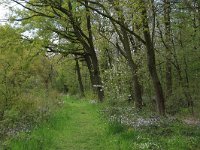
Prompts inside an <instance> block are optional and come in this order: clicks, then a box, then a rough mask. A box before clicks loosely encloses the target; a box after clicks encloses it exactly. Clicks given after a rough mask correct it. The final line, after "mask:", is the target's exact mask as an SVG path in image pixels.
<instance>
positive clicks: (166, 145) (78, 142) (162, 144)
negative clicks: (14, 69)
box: [0, 98, 200, 150]
mask: <svg viewBox="0 0 200 150" xmlns="http://www.w3.org/2000/svg"><path fill="white" fill-rule="evenodd" d="M199 140H200V129H199V128H196V127H185V126H182V125H181V124H173V125H169V126H166V125H165V127H159V128H155V127H154V128H147V129H142V130H141V129H132V128H128V127H125V128H123V127H120V126H118V125H114V126H113V125H110V124H109V123H108V122H107V120H106V119H105V118H103V117H101V116H100V113H99V106H98V105H97V104H91V103H89V102H88V101H85V100H76V99H72V98H66V100H65V101H64V103H63V107H62V108H61V109H60V110H58V111H57V112H56V113H54V115H53V116H51V117H50V118H49V120H48V121H46V122H44V123H42V124H41V125H39V126H38V127H37V128H35V129H34V130H33V131H31V132H30V133H21V134H20V135H19V136H18V137H17V138H15V139H12V140H11V141H9V142H8V144H7V145H9V147H10V148H8V149H11V150H140V149H141V150H148V149H149V150H190V149H191V150H195V149H196V150H199V149H200V144H199ZM0 150H1V148H0ZM3 150H4V149H3ZM6 150H7V148H6Z"/></svg>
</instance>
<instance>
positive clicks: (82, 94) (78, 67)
mask: <svg viewBox="0 0 200 150" xmlns="http://www.w3.org/2000/svg"><path fill="white" fill-rule="evenodd" d="M75 61H76V72H77V78H78V83H79V88H80V95H81V97H85V93H84V87H83V82H82V77H81V70H80V65H79V62H78V58H77V56H75Z"/></svg>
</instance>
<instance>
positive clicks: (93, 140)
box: [56, 100, 107, 150]
mask: <svg viewBox="0 0 200 150" xmlns="http://www.w3.org/2000/svg"><path fill="white" fill-rule="evenodd" d="M66 103H67V104H66V105H67V108H66V109H68V110H67V111H68V117H69V118H68V120H67V121H66V126H65V127H64V130H63V132H62V133H60V135H59V137H58V138H57V140H56V142H57V144H56V145H57V146H56V149H69V150H90V149H91V150H93V149H95V150H98V149H99V150H103V149H106V144H105V142H106V140H107V139H105V138H106V125H105V123H104V121H103V120H102V119H100V116H99V113H98V111H97V108H96V106H95V105H93V104H89V103H88V102H87V101H80V100H73V101H69V100H68V101H66Z"/></svg>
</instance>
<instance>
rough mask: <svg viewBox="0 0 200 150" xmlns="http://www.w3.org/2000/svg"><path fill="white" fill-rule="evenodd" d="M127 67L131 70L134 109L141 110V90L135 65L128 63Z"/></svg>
mask: <svg viewBox="0 0 200 150" xmlns="http://www.w3.org/2000/svg"><path fill="white" fill-rule="evenodd" d="M129 66H130V68H131V75H132V87H133V89H134V91H133V90H132V91H133V93H132V94H133V95H134V97H135V107H136V109H142V102H143V100H142V90H141V84H140V82H139V79H138V75H137V65H136V64H135V63H134V62H133V61H130V62H129Z"/></svg>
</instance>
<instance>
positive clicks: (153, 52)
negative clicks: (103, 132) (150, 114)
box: [10, 0, 200, 116]
mask: <svg viewBox="0 0 200 150" xmlns="http://www.w3.org/2000/svg"><path fill="white" fill-rule="evenodd" d="M10 1H11V2H12V3H16V4H17V5H19V6H21V7H22V8H23V9H20V10H14V15H13V16H12V18H10V19H11V21H13V22H20V24H19V26H20V28H21V29H22V31H32V32H33V33H32V34H31V37H32V39H31V40H32V41H34V39H40V42H41V43H40V44H41V46H42V47H43V50H44V51H46V52H47V53H53V54H59V55H62V56H63V57H67V58H72V59H74V61H75V63H74V66H75V70H76V74H77V79H76V80H77V81H78V83H79V88H80V90H78V91H77V92H80V93H81V96H85V95H86V94H85V87H86V86H88V84H90V86H91V88H90V90H91V91H93V92H94V93H95V94H96V95H97V98H98V100H99V101H100V102H103V101H104V99H112V98H114V99H116V100H117V101H120V100H122V99H123V100H126V99H128V95H130V97H129V98H130V101H134V104H135V108H136V109H138V110H142V109H143V108H144V107H145V106H152V107H153V108H154V107H155V108H156V111H157V112H158V114H160V115H162V116H165V114H166V112H169V111H170V110H173V108H175V107H176V109H179V108H181V107H186V108H188V109H189V110H190V111H191V113H194V106H195V105H196V104H197V105H198V99H199V93H198V88H199V85H198V84H197V83H198V81H199V79H198V75H199V65H200V64H199V63H200V61H199V58H200V57H199V56H200V53H199V51H198V50H199V48H200V44H199V43H200V30H199V29H200V28H199V26H200V2H199V1H198V0H184V1H177V0H157V1H155V0H148V1H145V0H115V1H114V0H98V1H93V0H30V1H26V0H22V1H18V0H10ZM85 68H87V73H88V75H89V80H90V83H88V82H87V85H86V82H85V84H84V83H83V77H82V73H83V70H84V71H85ZM88 89H89V88H88ZM177 104H178V105H180V106H177Z"/></svg>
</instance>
